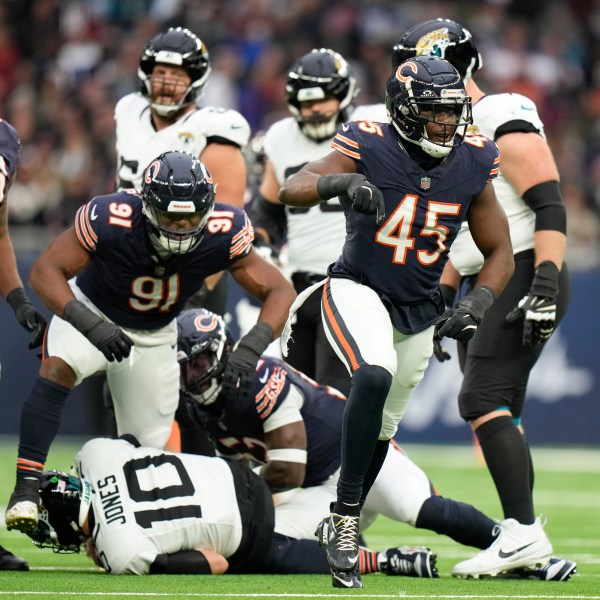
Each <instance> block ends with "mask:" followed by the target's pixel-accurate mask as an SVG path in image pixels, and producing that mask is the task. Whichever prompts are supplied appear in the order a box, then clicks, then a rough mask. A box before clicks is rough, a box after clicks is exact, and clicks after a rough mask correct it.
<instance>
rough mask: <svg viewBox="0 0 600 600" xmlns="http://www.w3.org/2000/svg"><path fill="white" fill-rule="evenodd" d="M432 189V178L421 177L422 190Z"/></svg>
mask: <svg viewBox="0 0 600 600" xmlns="http://www.w3.org/2000/svg"><path fill="white" fill-rule="evenodd" d="M430 187H431V178H430V177H421V189H422V190H428V189H429V188H430Z"/></svg>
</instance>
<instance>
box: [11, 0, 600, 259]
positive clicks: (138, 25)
mask: <svg viewBox="0 0 600 600" xmlns="http://www.w3.org/2000/svg"><path fill="white" fill-rule="evenodd" d="M437 17H446V18H451V19H454V20H456V21H459V22H460V23H461V24H463V25H465V26H467V27H468V28H469V29H470V30H471V32H472V33H473V35H474V38H475V40H476V42H477V44H478V47H479V50H480V52H481V53H482V55H483V58H484V67H483V69H482V71H481V72H480V73H478V77H477V80H478V82H479V84H480V86H481V87H482V88H483V89H484V90H485V91H488V92H497V91H515V92H520V93H523V94H525V95H527V96H529V97H530V98H531V99H533V100H534V101H535V102H536V104H537V106H538V109H539V112H540V116H541V118H542V120H543V121H544V123H545V125H546V134H547V136H548V140H549V143H550V146H551V147H552V150H553V152H554V154H555V157H556V160H557V162H558V166H559V170H560V173H561V179H562V193H563V198H564V201H565V203H566V205H567V212H568V224H569V231H568V234H569V248H568V255H567V259H568V260H569V262H570V264H571V266H572V268H573V269H574V270H580V271H581V270H589V269H593V268H600V135H599V134H600V60H597V59H600V1H599V0H569V2H565V1H564V0H462V1H461V2H455V1H447V2H446V1H431V0H418V1H417V0H3V1H2V2H1V3H0V117H2V118H5V119H7V120H9V121H10V122H11V123H12V124H13V125H14V126H15V127H16V128H17V129H18V131H19V133H20V136H21V142H22V155H21V165H20V168H19V172H18V176H17V181H16V182H15V184H14V185H13V189H12V190H11V196H10V202H9V210H10V226H11V236H12V237H13V241H14V243H15V246H16V247H17V250H19V248H25V247H26V248H28V249H36V248H38V247H39V249H42V248H44V247H45V246H46V245H47V243H48V241H49V240H51V239H52V238H53V237H55V236H56V235H57V234H58V233H60V232H61V231H62V230H63V229H64V228H65V227H67V226H68V225H70V224H71V223H72V220H73V217H74V215H75V212H76V210H77V208H78V207H79V206H80V205H81V204H82V203H84V202H86V201H88V200H89V199H90V198H92V197H93V196H95V195H98V194H105V193H109V192H111V191H112V190H113V186H114V173H115V161H116V159H115V157H116V154H115V149H114V142H115V134H114V120H113V110H114V106H115V103H116V102H117V100H118V99H119V98H121V97H122V96H124V95H125V94H127V93H129V92H132V91H136V90H138V89H139V83H138V79H137V68H138V62H139V57H140V54H141V52H142V50H143V48H144V46H145V44H146V42H147V40H148V39H149V38H150V37H152V36H153V35H154V34H155V33H157V32H158V31H161V30H164V29H166V28H168V27H170V26H184V27H188V28H189V29H191V30H192V31H193V32H194V33H196V34H197V35H199V36H200V38H201V39H202V40H203V41H204V42H205V44H206V45H207V47H208V49H209V53H210V57H211V63H212V68H213V71H212V74H211V76H210V79H209V83H208V85H207V88H206V92H205V94H204V96H203V97H202V98H201V100H200V104H201V105H213V106H222V107H227V108H235V109H237V110H239V111H240V112H241V113H242V114H243V115H244V116H245V117H246V119H247V120H248V121H249V123H250V125H251V127H252V131H253V133H254V134H255V135H257V136H258V137H260V132H261V131H264V130H265V129H266V128H267V127H268V126H269V125H270V124H271V123H273V122H274V121H276V120H278V119H280V118H282V117H284V116H287V115H288V111H287V106H286V104H285V100H284V95H283V90H284V84H285V79H286V75H287V71H288V69H289V67H290V65H291V64H292V63H293V61H294V59H295V58H297V57H298V56H300V55H301V54H303V53H305V52H307V51H309V50H310V49H312V48H315V47H328V48H332V49H334V50H336V51H338V52H340V53H341V54H342V55H343V56H344V57H345V58H346V59H348V61H349V62H350V63H351V65H352V67H353V68H354V72H355V74H356V76H357V79H358V82H359V87H360V88H361V93H360V95H359V96H358V99H357V101H358V103H361V104H364V103H374V102H381V101H383V99H384V90H385V81H386V79H387V77H388V75H389V72H390V69H391V66H390V54H391V48H392V46H393V45H394V44H395V43H396V42H397V41H398V39H399V38H400V36H401V35H402V33H403V32H404V31H405V30H406V29H407V28H409V27H410V26H412V25H413V24H415V23H417V22H419V21H422V20H426V19H432V18H437ZM248 156H249V157H250V158H249V160H251V153H248ZM250 166H251V167H252V165H250ZM254 172H255V171H254V169H252V168H251V169H250V173H251V174H252V173H254ZM251 183H252V182H251Z"/></svg>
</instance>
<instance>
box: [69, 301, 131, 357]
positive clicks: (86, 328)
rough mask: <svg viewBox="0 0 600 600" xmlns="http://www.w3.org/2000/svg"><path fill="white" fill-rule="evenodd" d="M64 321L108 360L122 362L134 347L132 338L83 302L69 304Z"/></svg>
mask: <svg viewBox="0 0 600 600" xmlns="http://www.w3.org/2000/svg"><path fill="white" fill-rule="evenodd" d="M63 319H64V320H65V321H67V322H69V323H71V325H73V327H75V329H77V330H78V331H80V332H81V333H83V335H85V337H86V338H87V339H88V340H90V342H92V344H94V346H96V348H98V350H100V352H102V354H104V356H105V357H106V359H107V360H110V361H111V362H112V361H114V360H116V361H117V362H121V361H122V360H123V359H124V358H127V357H128V356H129V353H130V352H131V346H133V341H132V340H131V338H130V337H129V336H128V335H127V334H126V333H125V332H124V331H123V330H122V329H121V328H120V327H118V326H117V325H115V324H114V323H109V322H108V321H105V320H104V319H103V318H102V317H99V316H98V315H97V314H96V313H95V312H93V311H91V310H90V309H89V308H88V307H87V306H86V305H85V304H83V302H79V300H71V301H70V302H67V305H66V306H65V310H64V313H63Z"/></svg>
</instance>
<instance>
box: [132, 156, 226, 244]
mask: <svg viewBox="0 0 600 600" xmlns="http://www.w3.org/2000/svg"><path fill="white" fill-rule="evenodd" d="M141 198H142V202H143V207H144V214H145V215H146V217H147V219H148V221H147V222H148V230H149V233H150V238H151V240H152V242H153V243H154V245H155V246H156V247H157V249H159V250H165V251H167V252H168V253H170V254H185V253H186V252H190V251H191V250H193V249H194V248H195V247H196V246H197V245H198V244H199V243H200V240H201V239H202V231H203V230H204V227H206V223H207V222H208V219H209V218H210V215H211V213H212V210H213V208H214V205H215V186H214V184H213V181H212V178H211V176H210V173H209V172H208V170H207V169H206V167H205V166H204V164H202V163H201V162H200V161H199V160H198V159H197V158H196V157H195V156H192V155H191V154H188V153H187V152H179V151H171V152H165V153H163V154H161V155H160V156H159V157H158V158H155V159H154V160H153V161H152V162H151V163H150V165H148V167H146V170H145V172H144V180H143V182H142V191H141ZM183 220H186V221H188V225H191V227H189V228H188V229H182V228H181V227H178V226H177V222H178V221H183Z"/></svg>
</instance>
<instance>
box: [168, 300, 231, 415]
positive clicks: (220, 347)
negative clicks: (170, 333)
mask: <svg viewBox="0 0 600 600" xmlns="http://www.w3.org/2000/svg"><path fill="white" fill-rule="evenodd" d="M177 331H178V345H177V360H178V361H179V364H180V367H181V382H182V387H183V389H184V390H185V391H186V392H187V393H188V394H189V395H190V396H191V397H192V398H193V399H194V400H195V401H196V402H197V403H198V404H200V405H202V406H208V405H209V404H213V403H214V402H215V400H216V399H217V397H218V396H219V393H220V392H221V385H222V383H223V371H224V370H225V363H226V361H227V356H228V355H229V352H230V351H231V349H232V347H233V337H232V335H231V332H230V331H229V329H228V328H227V327H226V326H225V321H224V320H223V318H222V317H220V316H219V315H217V314H215V313H213V312H210V311H209V310H206V309H205V308H191V309H188V310H184V311H183V312H182V313H181V314H180V315H179V316H178V317H177Z"/></svg>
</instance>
